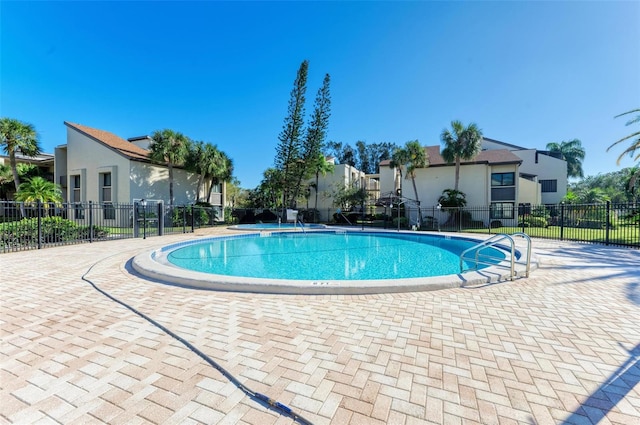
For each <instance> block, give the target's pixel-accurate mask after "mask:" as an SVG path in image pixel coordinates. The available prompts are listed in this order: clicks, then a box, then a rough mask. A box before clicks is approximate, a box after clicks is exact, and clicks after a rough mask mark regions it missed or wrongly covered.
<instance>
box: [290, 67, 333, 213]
mask: <svg viewBox="0 0 640 425" xmlns="http://www.w3.org/2000/svg"><path fill="white" fill-rule="evenodd" d="M330 81H331V78H330V77H329V74H325V76H324V80H323V81H322V87H320V89H318V93H317V94H316V99H315V104H314V108H313V115H312V116H311V122H310V123H309V125H308V126H307V131H306V137H305V139H304V142H303V144H302V161H301V162H300V165H301V167H300V169H299V170H298V179H297V182H296V186H295V187H294V191H293V196H292V199H293V200H294V201H295V199H297V198H298V195H299V194H300V190H301V188H302V182H303V180H304V179H308V178H311V177H312V176H314V175H315V173H316V168H317V164H318V155H320V154H321V153H322V149H323V148H324V141H325V138H326V137H327V129H328V128H329V116H330V115H331V94H330V91H329V83H330Z"/></svg>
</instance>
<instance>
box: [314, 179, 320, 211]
mask: <svg viewBox="0 0 640 425" xmlns="http://www.w3.org/2000/svg"><path fill="white" fill-rule="evenodd" d="M319 180H320V172H319V171H318V172H316V187H315V191H316V203H315V206H314V207H313V208H314V209H316V210H317V209H318V181H319ZM314 217H315V213H314Z"/></svg>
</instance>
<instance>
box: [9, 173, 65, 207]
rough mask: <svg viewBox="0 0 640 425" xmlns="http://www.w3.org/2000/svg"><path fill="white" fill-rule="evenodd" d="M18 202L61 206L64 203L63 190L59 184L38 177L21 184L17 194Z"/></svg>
mask: <svg viewBox="0 0 640 425" xmlns="http://www.w3.org/2000/svg"><path fill="white" fill-rule="evenodd" d="M16 200H17V201H22V202H41V203H43V204H46V203H49V202H55V203H56V204H60V203H62V190H61V189H60V186H58V185H57V184H55V183H53V182H50V181H48V180H45V179H44V178H42V177H38V176H36V177H33V178H31V179H30V180H27V181H26V182H24V183H20V187H19V188H18V193H16Z"/></svg>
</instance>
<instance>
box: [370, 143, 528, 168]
mask: <svg viewBox="0 0 640 425" xmlns="http://www.w3.org/2000/svg"><path fill="white" fill-rule="evenodd" d="M424 149H425V151H426V152H427V155H428V158H429V167H443V166H447V165H452V164H448V163H447V161H445V160H444V158H443V157H442V155H440V146H437V145H436V146H426V147H425V148H424ZM390 162H391V161H390V160H388V159H387V160H384V161H381V162H380V166H388V165H389V163H390ZM521 162H522V159H520V158H519V157H518V156H516V155H515V154H513V153H512V152H511V151H509V150H508V149H493V150H486V151H481V152H480V153H479V154H478V155H477V156H476V157H475V158H473V159H472V160H470V161H465V160H462V161H461V162H460V164H462V165H464V164H491V165H498V164H515V163H521Z"/></svg>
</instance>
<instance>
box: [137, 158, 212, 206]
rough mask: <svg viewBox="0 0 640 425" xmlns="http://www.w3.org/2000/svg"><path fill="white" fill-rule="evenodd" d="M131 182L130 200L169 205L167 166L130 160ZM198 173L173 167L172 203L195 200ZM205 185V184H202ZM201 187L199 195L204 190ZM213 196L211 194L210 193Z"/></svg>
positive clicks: (177, 203) (179, 203)
mask: <svg viewBox="0 0 640 425" xmlns="http://www.w3.org/2000/svg"><path fill="white" fill-rule="evenodd" d="M129 180H130V183H131V194H130V196H131V200H138V199H147V200H158V201H162V202H164V203H165V205H169V203H170V202H169V169H168V168H167V167H164V166H161V165H156V164H149V163H144V162H137V161H131V172H130V175H129ZM197 185H198V175H197V174H191V173H188V172H186V171H185V170H183V169H180V168H174V169H173V198H174V201H173V203H174V205H186V204H192V203H194V202H195V201H196V199H197V197H196V188H197ZM203 186H205V185H203ZM204 188H205V187H203V188H201V190H200V193H201V197H205V196H206V192H205V191H204V190H203V189H204ZM212 197H213V194H212Z"/></svg>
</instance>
